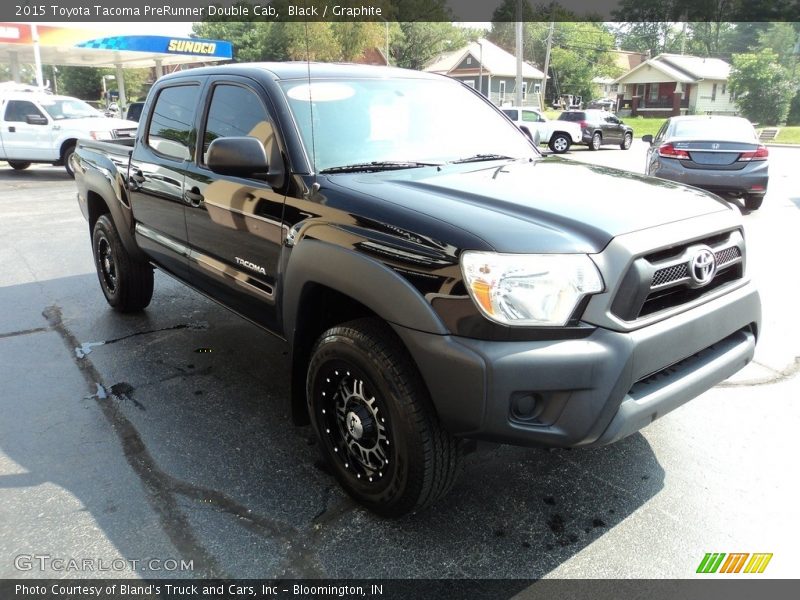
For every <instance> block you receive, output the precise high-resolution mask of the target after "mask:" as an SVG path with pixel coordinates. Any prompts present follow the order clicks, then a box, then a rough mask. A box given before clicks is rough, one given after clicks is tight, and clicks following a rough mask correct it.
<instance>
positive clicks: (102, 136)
mask: <svg viewBox="0 0 800 600" xmlns="http://www.w3.org/2000/svg"><path fill="white" fill-rule="evenodd" d="M89 136H90V137H91V138H92V139H93V140H110V139H112V138H113V137H114V136H112V135H111V132H110V131H90V132H89Z"/></svg>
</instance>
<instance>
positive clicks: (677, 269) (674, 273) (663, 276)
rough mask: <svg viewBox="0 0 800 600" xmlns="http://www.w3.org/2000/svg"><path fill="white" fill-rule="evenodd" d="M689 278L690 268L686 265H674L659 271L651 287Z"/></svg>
mask: <svg viewBox="0 0 800 600" xmlns="http://www.w3.org/2000/svg"><path fill="white" fill-rule="evenodd" d="M688 276H689V267H688V266H686V265H685V264H680V265H673V266H671V267H667V268H666V269H659V270H658V271H656V272H655V274H654V275H653V282H652V284H651V287H656V286H659V285H665V284H667V283H672V282H673V281H678V280H679V279H684V278H685V277H688Z"/></svg>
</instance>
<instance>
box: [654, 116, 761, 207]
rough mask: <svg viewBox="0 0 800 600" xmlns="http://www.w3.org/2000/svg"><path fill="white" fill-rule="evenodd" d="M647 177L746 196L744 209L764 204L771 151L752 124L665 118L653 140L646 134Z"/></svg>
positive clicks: (733, 120) (721, 118)
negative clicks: (760, 140) (760, 141)
mask: <svg viewBox="0 0 800 600" xmlns="http://www.w3.org/2000/svg"><path fill="white" fill-rule="evenodd" d="M642 140H643V141H645V142H648V143H649V144H650V148H648V150H647V165H646V167H645V173H647V174H648V175H654V176H656V177H661V178H662V179H669V180H671V181H677V182H679V183H686V184H689V185H694V186H696V187H699V188H703V189H704V190H709V191H712V192H715V193H717V194H720V195H723V196H728V197H741V198H744V205H745V207H746V208H747V209H748V210H757V209H758V208H760V207H761V204H762V203H763V202H764V195H765V194H766V193H767V185H768V183H769V161H768V158H769V150H768V149H767V147H766V146H765V145H763V144H761V143H759V140H758V134H757V133H756V130H755V128H754V127H753V125H752V123H750V121H748V120H747V119H743V118H741V117H724V116H714V115H712V116H681V117H671V118H670V119H667V120H666V122H665V123H664V125H663V126H662V127H661V129H660V130H659V131H658V133H657V134H656V136H655V137H653V136H652V135H645V136H643V137H642Z"/></svg>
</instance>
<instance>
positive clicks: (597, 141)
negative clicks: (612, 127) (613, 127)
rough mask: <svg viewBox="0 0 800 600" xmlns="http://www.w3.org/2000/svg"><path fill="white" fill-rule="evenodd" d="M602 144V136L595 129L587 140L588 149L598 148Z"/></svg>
mask: <svg viewBox="0 0 800 600" xmlns="http://www.w3.org/2000/svg"><path fill="white" fill-rule="evenodd" d="M602 145H603V136H602V135H601V133H600V132H599V131H595V132H594V134H592V139H591V141H590V142H589V150H600V146H602Z"/></svg>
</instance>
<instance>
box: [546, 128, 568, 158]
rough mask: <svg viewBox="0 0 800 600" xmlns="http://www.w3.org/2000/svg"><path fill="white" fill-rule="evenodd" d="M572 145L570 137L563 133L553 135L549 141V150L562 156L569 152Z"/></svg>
mask: <svg viewBox="0 0 800 600" xmlns="http://www.w3.org/2000/svg"><path fill="white" fill-rule="evenodd" d="M571 145H572V140H571V139H570V137H569V136H568V135H566V134H564V133H554V134H553V137H552V138H551V139H550V144H549V146H550V150H552V151H553V152H555V153H556V154H564V153H565V152H567V151H568V150H569V147H570V146H571Z"/></svg>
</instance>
